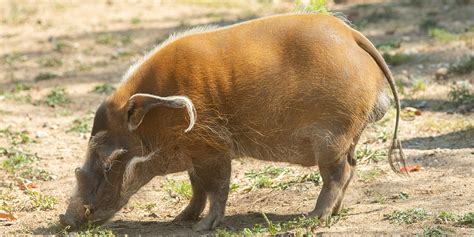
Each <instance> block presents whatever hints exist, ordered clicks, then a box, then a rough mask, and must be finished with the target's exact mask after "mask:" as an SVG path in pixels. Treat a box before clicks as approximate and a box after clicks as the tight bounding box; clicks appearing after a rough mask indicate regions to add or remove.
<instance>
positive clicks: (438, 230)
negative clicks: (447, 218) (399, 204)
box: [421, 226, 448, 237]
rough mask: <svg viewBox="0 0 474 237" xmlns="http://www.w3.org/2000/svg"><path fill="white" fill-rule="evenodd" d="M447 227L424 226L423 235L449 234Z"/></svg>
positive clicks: (431, 236) (434, 236)
mask: <svg viewBox="0 0 474 237" xmlns="http://www.w3.org/2000/svg"><path fill="white" fill-rule="evenodd" d="M447 232H448V231H447V229H446V228H443V227H441V226H428V227H425V228H423V233H422V234H421V235H422V236H430V237H437V236H447V235H448V233H447Z"/></svg>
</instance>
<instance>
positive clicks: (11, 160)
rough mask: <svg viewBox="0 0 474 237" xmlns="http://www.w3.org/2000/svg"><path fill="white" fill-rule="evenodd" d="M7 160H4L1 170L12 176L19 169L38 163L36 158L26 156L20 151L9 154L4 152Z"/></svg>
mask: <svg viewBox="0 0 474 237" xmlns="http://www.w3.org/2000/svg"><path fill="white" fill-rule="evenodd" d="M6 152H7V154H6V156H7V159H6V160H4V161H3V162H2V163H1V164H2V168H3V169H4V170H6V171H7V172H9V173H11V174H14V173H16V172H17V171H18V170H20V169H21V168H23V167H25V166H26V165H27V164H30V163H33V162H36V161H38V158H37V157H36V156H32V155H28V154H25V153H23V152H20V151H16V152H13V153H10V152H9V151H6Z"/></svg>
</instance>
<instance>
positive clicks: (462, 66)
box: [448, 56, 474, 74]
mask: <svg viewBox="0 0 474 237" xmlns="http://www.w3.org/2000/svg"><path fill="white" fill-rule="evenodd" d="M472 71H474V56H471V57H469V58H468V59H464V60H462V61H461V62H459V63H456V64H453V65H451V66H449V68H448V72H449V73H452V74H468V73H470V72H472Z"/></svg>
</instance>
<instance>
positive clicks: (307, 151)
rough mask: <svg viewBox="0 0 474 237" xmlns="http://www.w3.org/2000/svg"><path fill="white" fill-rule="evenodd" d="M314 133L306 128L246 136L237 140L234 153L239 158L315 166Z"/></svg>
mask: <svg viewBox="0 0 474 237" xmlns="http://www.w3.org/2000/svg"><path fill="white" fill-rule="evenodd" d="M313 131H314V130H311V129H308V128H305V129H299V130H296V131H292V132H286V133H278V134H274V135H273V136H263V137H262V136H255V135H252V134H246V135H243V136H240V139H239V138H238V139H237V140H235V142H234V148H233V151H234V154H235V155H236V156H237V157H241V156H247V157H252V158H255V159H259V160H265V161H275V162H287V163H292V164H299V165H302V166H315V165H317V157H316V155H315V152H314V144H313V142H315V139H314V137H313V136H314V133H313Z"/></svg>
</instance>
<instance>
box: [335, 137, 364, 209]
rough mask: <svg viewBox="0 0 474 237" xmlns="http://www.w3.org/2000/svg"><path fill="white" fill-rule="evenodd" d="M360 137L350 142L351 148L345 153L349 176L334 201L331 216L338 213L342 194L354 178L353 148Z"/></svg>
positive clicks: (354, 160)
mask: <svg viewBox="0 0 474 237" xmlns="http://www.w3.org/2000/svg"><path fill="white" fill-rule="evenodd" d="M359 138H360V135H359V136H357V137H356V138H354V142H352V144H351V147H350V148H349V152H348V153H347V163H346V166H347V169H348V170H349V171H348V172H349V176H348V179H347V181H346V183H345V184H344V187H343V188H342V194H341V195H339V199H338V200H337V201H336V205H335V206H334V208H333V210H332V214H333V215H337V214H338V213H339V210H340V209H341V204H342V200H343V199H344V194H345V193H346V190H347V186H349V183H350V182H351V179H352V177H353V176H354V173H355V169H356V164H357V162H356V157H355V148H356V145H357V143H358V142H359Z"/></svg>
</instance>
